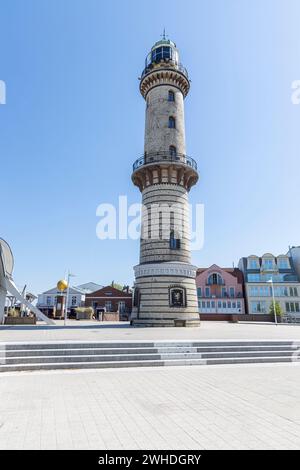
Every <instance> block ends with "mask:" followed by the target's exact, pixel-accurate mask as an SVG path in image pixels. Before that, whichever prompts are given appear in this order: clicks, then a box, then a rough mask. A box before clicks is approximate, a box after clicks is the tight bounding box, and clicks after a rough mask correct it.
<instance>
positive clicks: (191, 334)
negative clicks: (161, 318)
mask: <svg viewBox="0 0 300 470" xmlns="http://www.w3.org/2000/svg"><path fill="white" fill-rule="evenodd" d="M243 339H251V340H256V339H257V340H259V339H261V340H264V339H266V340H268V339H270V340H284V339H286V340H300V324H298V325H292V324H281V325H280V324H279V325H277V326H276V325H275V324H274V323H253V322H251V323H227V322H205V321H203V322H202V323H201V326H200V327H199V328H134V327H131V326H130V325H129V323H128V322H114V323H113V322H104V323H100V322H91V321H76V320H68V322H67V326H64V323H63V321H56V326H54V327H53V326H48V325H45V324H44V323H42V322H39V323H38V325H36V326H35V325H32V326H23V325H22V326H8V325H2V326H0V345H1V342H8V341H11V342H15V341H26V342H28V341H39V342H41V341H110V340H112V341H122V342H123V341H136V340H138V341H152V340H155V341H160V340H173V341H179V340H186V341H188V340H199V341H200V340H243Z"/></svg>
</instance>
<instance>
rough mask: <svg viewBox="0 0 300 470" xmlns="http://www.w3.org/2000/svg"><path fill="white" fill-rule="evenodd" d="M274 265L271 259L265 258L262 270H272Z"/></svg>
mask: <svg viewBox="0 0 300 470" xmlns="http://www.w3.org/2000/svg"><path fill="white" fill-rule="evenodd" d="M273 267H274V264H273V260H272V259H271V258H265V259H264V260H263V269H273Z"/></svg>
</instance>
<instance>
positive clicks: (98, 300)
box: [85, 286, 132, 320]
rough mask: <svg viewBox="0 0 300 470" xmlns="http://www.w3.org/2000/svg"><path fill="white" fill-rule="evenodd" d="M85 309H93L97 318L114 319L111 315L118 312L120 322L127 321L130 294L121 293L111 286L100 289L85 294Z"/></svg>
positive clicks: (130, 305)
mask: <svg viewBox="0 0 300 470" xmlns="http://www.w3.org/2000/svg"><path fill="white" fill-rule="evenodd" d="M85 305H86V307H93V309H94V311H95V314H96V315H97V317H98V318H100V315H101V316H102V319H106V320H108V319H111V320H113V319H114V315H112V314H113V313H116V312H118V313H119V316H120V320H128V319H129V317H130V314H131V309H132V293H131V292H130V291H129V290H128V291H121V290H119V289H116V288H115V287H112V286H106V287H103V288H102V289H99V290H97V291H96V292H92V293H91V294H86V296H85Z"/></svg>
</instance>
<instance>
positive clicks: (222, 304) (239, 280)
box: [196, 264, 245, 320]
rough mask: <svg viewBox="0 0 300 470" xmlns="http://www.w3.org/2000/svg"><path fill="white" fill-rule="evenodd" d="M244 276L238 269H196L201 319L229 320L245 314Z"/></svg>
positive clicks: (216, 267)
mask: <svg viewBox="0 0 300 470" xmlns="http://www.w3.org/2000/svg"><path fill="white" fill-rule="evenodd" d="M243 284H244V276H243V273H242V271H241V270H240V269H238V268H220V266H217V265H216V264H213V265H212V266H210V267H209V268H199V269H197V276H196V286H197V297H198V308H199V312H200V318H201V319H205V320H206V319H207V320H210V319H211V320H229V319H230V316H232V315H244V314H245V301H244V285H243Z"/></svg>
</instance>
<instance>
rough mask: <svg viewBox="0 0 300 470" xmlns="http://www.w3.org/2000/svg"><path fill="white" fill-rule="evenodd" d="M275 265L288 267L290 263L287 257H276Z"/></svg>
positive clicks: (282, 267) (283, 267)
mask: <svg viewBox="0 0 300 470" xmlns="http://www.w3.org/2000/svg"><path fill="white" fill-rule="evenodd" d="M277 266H278V268H279V269H290V263H289V260H288V258H278V259H277Z"/></svg>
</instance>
